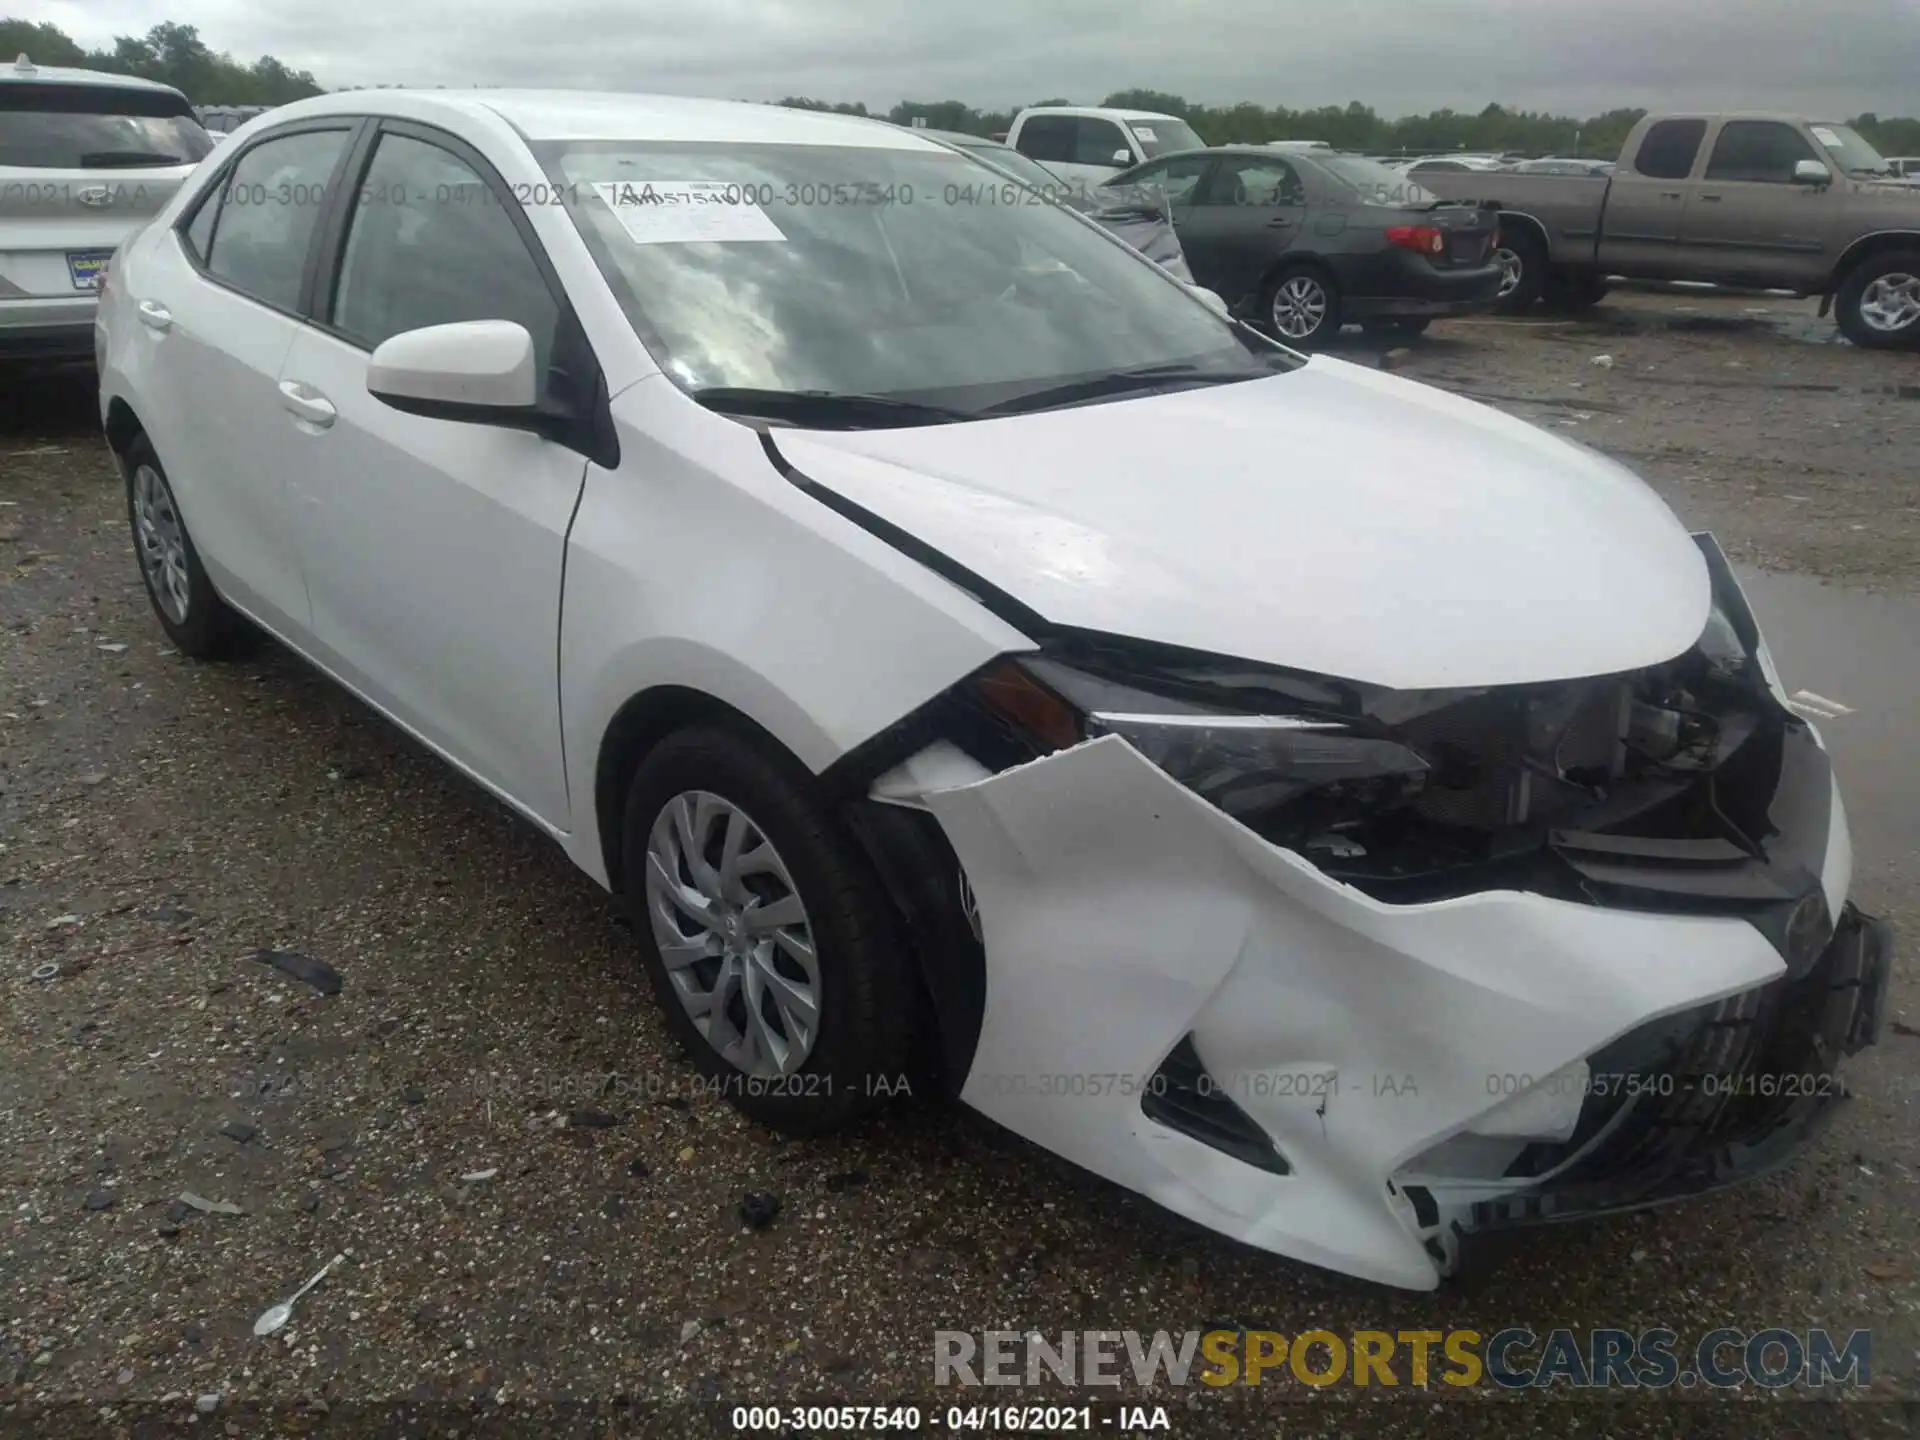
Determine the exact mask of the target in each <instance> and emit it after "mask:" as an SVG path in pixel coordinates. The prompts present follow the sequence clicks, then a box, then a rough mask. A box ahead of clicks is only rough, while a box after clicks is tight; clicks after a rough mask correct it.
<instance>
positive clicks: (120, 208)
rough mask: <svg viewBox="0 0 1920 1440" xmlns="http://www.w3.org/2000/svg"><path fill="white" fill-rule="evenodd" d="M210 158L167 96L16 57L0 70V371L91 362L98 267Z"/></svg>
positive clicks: (156, 89)
mask: <svg viewBox="0 0 1920 1440" xmlns="http://www.w3.org/2000/svg"><path fill="white" fill-rule="evenodd" d="M212 148H213V142H212V140H210V139H209V138H208V136H207V132H206V131H205V130H203V129H202V128H201V127H200V123H199V121H197V120H195V119H194V117H193V109H192V107H191V106H189V105H188V104H187V101H186V97H185V96H183V95H182V94H181V93H180V92H179V91H178V90H174V89H171V88H170V87H168V86H165V85H156V84H153V83H152V82H151V81H147V80H136V79H132V78H130V77H128V76H125V75H108V74H103V73H100V72H98V71H93V70H70V69H65V68H62V67H59V66H52V65H36V64H34V63H33V61H32V60H31V59H29V58H28V57H27V56H25V55H22V56H20V57H19V59H17V60H16V61H14V62H13V64H11V65H8V66H5V67H4V68H0V361H3V360H15V361H18V360H25V361H41V360H78V359H85V358H86V357H87V356H90V355H92V354H93V316H94V287H95V285H96V283H97V282H98V280H99V277H100V275H101V273H102V272H103V271H104V270H105V268H106V264H107V260H108V257H110V256H111V255H112V254H113V251H114V247H115V246H117V245H119V244H120V242H121V241H122V240H124V239H125V238H126V237H127V236H128V235H129V234H131V233H132V232H133V231H134V230H136V229H138V228H139V227H140V226H142V225H144V224H145V223H146V222H147V221H148V220H150V219H151V218H152V217H153V216H155V215H157V214H158V213H159V212H160V210H161V208H162V207H163V206H164V205H165V204H166V203H167V201H168V200H170V199H171V198H172V197H173V194H174V192H175V191H176V190H177V189H179V187H180V183H181V182H182V181H183V180H185V179H186V177H187V176H188V175H190V174H192V173H193V167H194V166H195V165H196V164H198V163H199V161H200V159H201V157H202V156H204V155H206V154H207V152H208V151H210V150H211V149H212Z"/></svg>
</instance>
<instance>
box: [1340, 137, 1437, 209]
mask: <svg viewBox="0 0 1920 1440" xmlns="http://www.w3.org/2000/svg"><path fill="white" fill-rule="evenodd" d="M1306 158H1307V160H1308V162H1309V163H1310V164H1313V165H1316V166H1318V167H1319V168H1320V169H1321V170H1323V171H1325V172H1326V173H1327V174H1328V175H1331V176H1332V177H1333V178H1334V179H1335V180H1337V181H1339V182H1340V184H1342V185H1344V186H1345V187H1346V188H1347V189H1349V190H1351V191H1353V192H1355V193H1356V194H1357V195H1359V197H1360V202H1361V203H1362V204H1363V205H1392V206H1402V207H1417V206H1421V205H1431V204H1432V203H1433V201H1434V194H1433V192H1432V191H1431V190H1427V189H1425V188H1423V187H1422V186H1421V185H1420V183H1419V182H1418V181H1417V180H1414V179H1412V178H1411V177H1409V176H1407V175H1404V174H1402V173H1401V172H1400V171H1398V170H1393V169H1389V168H1388V167H1387V166H1385V165H1382V164H1381V163H1380V162H1379V161H1378V160H1368V159H1366V158H1365V157H1364V156H1360V155H1329V154H1322V153H1320V152H1318V151H1316V152H1314V153H1313V154H1312V155H1310V156H1307V157H1306ZM1463 168H1464V167H1463Z"/></svg>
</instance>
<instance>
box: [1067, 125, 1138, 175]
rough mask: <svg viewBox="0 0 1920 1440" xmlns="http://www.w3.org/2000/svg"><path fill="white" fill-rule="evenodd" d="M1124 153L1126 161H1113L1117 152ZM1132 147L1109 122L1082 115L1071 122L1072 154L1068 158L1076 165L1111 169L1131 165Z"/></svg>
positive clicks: (1116, 127)
mask: <svg viewBox="0 0 1920 1440" xmlns="http://www.w3.org/2000/svg"><path fill="white" fill-rule="evenodd" d="M1122 150H1124V151H1126V152H1127V156H1128V158H1127V159H1126V160H1115V159H1114V158H1113V157H1114V155H1115V154H1117V153H1118V152H1119V151H1122ZM1132 156H1133V146H1132V145H1130V144H1129V143H1128V142H1127V137H1126V136H1125V135H1124V134H1123V133H1122V132H1121V129H1120V127H1119V126H1118V125H1116V124H1114V123H1113V121H1111V120H1102V119H1099V118H1098V117H1097V116H1093V115H1082V116H1080V117H1078V118H1077V119H1076V120H1075V121H1074V122H1073V154H1072V155H1071V156H1070V157H1069V158H1070V159H1071V160H1072V161H1073V163H1074V164H1076V165H1105V166H1106V167H1107V168H1108V169H1113V168H1114V167H1116V166H1119V165H1131V164H1132V163H1133V160H1132Z"/></svg>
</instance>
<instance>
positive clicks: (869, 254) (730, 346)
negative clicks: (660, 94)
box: [535, 141, 1295, 423]
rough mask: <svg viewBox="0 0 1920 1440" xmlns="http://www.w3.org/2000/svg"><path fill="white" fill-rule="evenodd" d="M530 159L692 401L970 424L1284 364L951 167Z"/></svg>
mask: <svg viewBox="0 0 1920 1440" xmlns="http://www.w3.org/2000/svg"><path fill="white" fill-rule="evenodd" d="M535 148H536V151H537V152H538V153H540V155H541V159H542V162H543V164H545V165H546V167H547V169H548V173H549V174H550V175H551V176H552V178H553V179H554V181H555V182H556V184H557V185H559V186H560V187H561V189H562V191H563V193H564V194H565V195H566V196H567V197H568V198H567V203H568V206H569V209H570V211H571V213H572V215H573V217H574V220H575V222H576V223H577V224H578V225H579V227H580V230H581V234H582V235H583V236H584V238H585V239H586V242H587V245H588V248H589V249H590V250H591V251H592V253H593V255H594V259H595V261H596V262H597V263H598V264H599V266H600V268H601V270H602V271H603V272H604V273H605V275H606V277H607V280H608V283H609V284H610V285H611V287H612V289H613V291H614V294H615V295H616V297H617V298H618V299H619V301H620V304H621V306H622V308H623V309H624V310H625V312H626V314H627V317H628V319H629V320H630V321H631V322H632V324H633V326H634V328H635V330H636V331H637V332H638V333H639V334H640V336H641V338H642V339H643V340H644V341H646V343H647V345H648V347H649V349H651V350H652V352H653V353H654V355H655V357H656V358H657V359H658V360H659V362H660V365H661V368H662V369H663V370H664V371H665V372H666V373H667V374H668V375H669V376H670V377H671V378H672V379H673V380H674V381H675V382H676V383H678V384H679V385H681V386H682V387H683V388H685V389H688V390H690V391H694V392H699V391H703V390H728V391H741V390H755V391H760V392H768V391H773V392H786V393H787V394H788V395H789V396H791V395H795V394H809V395H824V396H830V397H832V396H856V395H857V396H865V397H873V396H886V397H890V398H892V399H895V400H911V401H913V402H914V404H915V405H916V406H918V407H921V408H923V409H924V408H929V407H938V408H940V409H943V410H948V411H955V412H977V411H979V410H982V409H984V408H986V407H987V406H990V405H994V406H997V405H1003V404H1006V403H1009V402H1017V401H1018V400H1019V399H1020V398H1021V397H1023V396H1032V395H1035V394H1038V393H1040V392H1043V391H1049V390H1053V389H1057V388H1058V387H1060V386H1062V385H1064V384H1066V383H1068V382H1082V381H1087V380H1089V379H1091V378H1093V377H1101V376H1108V377H1111V376H1114V375H1115V374H1117V373H1118V372H1122V371H1125V372H1135V371H1139V370H1143V369H1149V368H1152V369H1159V368H1160V367H1169V366H1181V367H1187V369H1188V370H1189V371H1190V372H1191V373H1192V374H1197V375H1206V376H1216V377H1219V378H1221V379H1243V378H1249V377H1250V376H1251V375H1252V374H1254V373H1265V372H1266V371H1267V370H1270V369H1271V368H1272V367H1273V366H1274V364H1275V363H1279V364H1282V365H1285V364H1291V363H1293V361H1294V359H1295V357H1293V356H1292V355H1291V352H1288V351H1285V350H1280V349H1278V348H1277V347H1274V346H1273V345H1272V344H1271V343H1270V342H1267V341H1264V340H1261V339H1259V338H1258V337H1255V336H1252V335H1251V334H1250V333H1249V332H1246V331H1245V330H1243V329H1242V328H1240V327H1237V326H1233V325H1230V324H1229V323H1228V322H1226V321H1224V320H1222V319H1220V318H1219V317H1218V316H1216V315H1215V314H1213V313H1212V312H1211V311H1210V310H1208V309H1207V308H1206V306H1204V305H1202V304H1201V303H1200V302H1199V301H1198V300H1197V299H1196V298H1195V297H1194V296H1193V295H1192V294H1191V293H1189V292H1188V291H1186V290H1184V289H1183V288H1182V287H1181V286H1180V285H1179V283H1178V282H1177V281H1174V280H1172V279H1170V278H1169V277H1168V276H1167V275H1166V274H1165V273H1164V272H1163V271H1161V270H1160V269H1159V268H1158V267H1157V266H1155V265H1153V264H1152V263H1151V262H1149V261H1145V260H1143V259H1141V258H1140V257H1139V256H1138V255H1136V254H1134V253H1133V252H1132V251H1131V250H1129V249H1128V248H1127V247H1126V246H1125V245H1124V244H1122V243H1120V242H1118V241H1115V240H1113V239H1112V238H1110V237H1109V236H1107V235H1106V234H1105V233H1104V232H1102V231H1101V230H1100V229H1099V228H1097V227H1096V226H1094V225H1092V224H1090V223H1089V222H1087V221H1084V220H1082V219H1080V218H1078V217H1077V216H1075V215H1074V214H1072V213H1071V212H1070V211H1068V210H1066V209H1063V208H1062V207H1061V206H1059V205H1057V204H1054V203H1053V202H1051V201H1050V200H1048V199H1046V198H1044V197H1043V196H1041V195H1040V194H1038V193H1036V192H1035V191H1032V190H1029V189H1027V188H1025V187H1019V188H1018V189H1017V190H1016V191H1013V192H1007V191H1006V190H1005V187H999V186H987V187H984V189H983V187H981V185H980V183H979V174H980V171H979V167H978V166H977V165H975V164H974V162H972V161H971V160H969V159H967V158H966V157H965V156H963V155H958V154H955V153H953V152H952V151H948V150H941V149H934V148H931V147H927V148H922V147H920V146H918V145H914V146H912V147H900V148H893V147H889V146H873V147H866V146H861V147H840V146H822V145H734V144H712V143H707V144H688V143H673V144H659V143H652V142H618V141H611V142H609V141H596V142H579V141H555V142H550V143H547V144H543V145H539V146H536V147H535ZM1116 388H1117V389H1124V388H1125V387H1124V386H1120V387H1116ZM1136 388H1148V382H1147V381H1144V380H1143V381H1142V382H1141V383H1140V385H1139V386H1138V387H1136ZM867 409H868V410H873V411H875V412H876V413H877V409H876V407H872V406H869V407H867ZM895 409H896V410H898V411H899V413H900V414H902V415H906V414H908V413H909V412H907V411H906V410H905V409H904V408H903V407H898V406H896V407H895ZM892 423H900V421H899V420H898V419H896V420H894V421H893V422H892Z"/></svg>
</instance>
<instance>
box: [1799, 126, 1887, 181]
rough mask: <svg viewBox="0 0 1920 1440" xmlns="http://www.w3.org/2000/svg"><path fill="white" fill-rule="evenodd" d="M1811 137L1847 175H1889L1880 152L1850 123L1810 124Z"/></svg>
mask: <svg viewBox="0 0 1920 1440" xmlns="http://www.w3.org/2000/svg"><path fill="white" fill-rule="evenodd" d="M1807 128H1808V129H1810V130H1812V131H1813V138H1814V139H1816V140H1818V141H1819V142H1820V144H1821V146H1822V148H1824V149H1825V150H1826V152H1827V153H1828V154H1829V155H1831V156H1832V157H1833V163H1834V164H1835V165H1837V166H1839V167H1840V169H1841V170H1842V171H1844V172H1845V173H1846V174H1848V175H1891V174H1893V167H1892V166H1890V165H1888V164H1887V162H1886V159H1885V158H1884V157H1883V156H1882V155H1881V154H1880V152H1879V151H1878V150H1876V149H1874V148H1873V146H1872V145H1870V144H1869V143H1867V141H1866V139H1865V138H1864V137H1863V136H1862V135H1861V134H1860V132H1859V131H1857V130H1855V129H1854V128H1853V127H1852V126H1851V125H1810V126H1808V127H1807Z"/></svg>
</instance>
